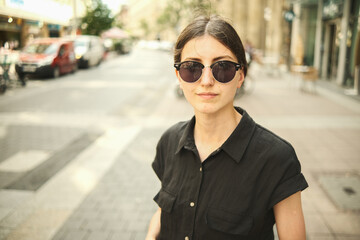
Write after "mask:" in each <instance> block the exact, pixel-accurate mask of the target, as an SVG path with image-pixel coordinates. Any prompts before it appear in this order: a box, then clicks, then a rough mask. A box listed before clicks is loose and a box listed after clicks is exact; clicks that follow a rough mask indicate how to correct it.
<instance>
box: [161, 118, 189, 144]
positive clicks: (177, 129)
mask: <svg viewBox="0 0 360 240" xmlns="http://www.w3.org/2000/svg"><path fill="white" fill-rule="evenodd" d="M190 121H191V120H188V121H181V122H178V123H175V124H174V125H172V126H170V127H169V128H168V129H166V130H165V132H164V133H163V134H162V136H161V138H160V142H168V141H170V140H180V138H181V137H182V136H183V134H184V131H185V129H186V127H187V126H188V125H189V124H190Z"/></svg>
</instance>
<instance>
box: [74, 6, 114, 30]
mask: <svg viewBox="0 0 360 240" xmlns="http://www.w3.org/2000/svg"><path fill="white" fill-rule="evenodd" d="M113 22H114V17H112V16H111V10H110V9H109V8H108V7H107V6H106V5H105V4H104V3H102V1H101V0H92V5H91V6H87V8H86V14H85V16H84V17H83V18H82V19H81V29H82V32H83V33H84V34H88V35H97V36H99V35H100V34H101V32H103V31H104V30H107V29H110V28H111V27H112V24H113Z"/></svg>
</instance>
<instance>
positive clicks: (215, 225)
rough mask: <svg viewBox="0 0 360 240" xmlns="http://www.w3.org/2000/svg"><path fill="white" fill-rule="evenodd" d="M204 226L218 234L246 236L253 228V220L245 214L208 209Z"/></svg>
mask: <svg viewBox="0 0 360 240" xmlns="http://www.w3.org/2000/svg"><path fill="white" fill-rule="evenodd" d="M206 224H207V225H208V226H209V227H210V228H211V229H214V230H217V231H220V232H224V233H228V234H235V235H247V234H248V233H249V232H250V230H251V228H252V226H253V218H252V217H251V216H249V215H246V214H241V213H240V214H239V213H232V212H230V211H224V210H220V209H214V208H209V209H208V211H207V213H206Z"/></svg>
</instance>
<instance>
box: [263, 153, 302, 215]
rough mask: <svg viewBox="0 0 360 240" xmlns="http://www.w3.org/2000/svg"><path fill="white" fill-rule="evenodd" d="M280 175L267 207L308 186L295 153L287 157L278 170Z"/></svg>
mask: <svg viewBox="0 0 360 240" xmlns="http://www.w3.org/2000/svg"><path fill="white" fill-rule="evenodd" d="M278 174H281V175H282V177H281V178H280V181H279V182H278V184H277V186H276V187H275V189H274V191H273V193H272V195H271V197H270V202H269V205H268V207H269V209H270V208H272V207H273V206H275V205H276V204H277V203H279V202H280V201H282V200H284V199H285V198H287V197H289V196H291V195H293V194H294V193H296V192H299V191H303V190H304V189H305V188H307V187H308V183H307V182H306V180H305V177H304V175H303V174H302V173H301V166H300V162H299V160H298V159H297V157H296V155H295V153H294V156H293V157H291V158H290V159H288V160H287V161H286V162H285V163H284V164H283V166H282V167H281V170H279V171H278Z"/></svg>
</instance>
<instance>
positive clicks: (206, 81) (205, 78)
mask: <svg viewBox="0 0 360 240" xmlns="http://www.w3.org/2000/svg"><path fill="white" fill-rule="evenodd" d="M200 80H201V84H202V85H210V86H211V85H214V83H215V79H214V76H213V74H212V72H211V68H210V67H209V66H207V67H204V69H203V73H202V76H201V79H200Z"/></svg>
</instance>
